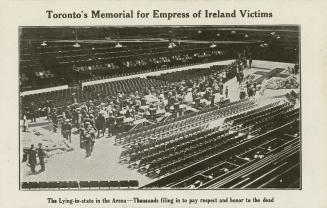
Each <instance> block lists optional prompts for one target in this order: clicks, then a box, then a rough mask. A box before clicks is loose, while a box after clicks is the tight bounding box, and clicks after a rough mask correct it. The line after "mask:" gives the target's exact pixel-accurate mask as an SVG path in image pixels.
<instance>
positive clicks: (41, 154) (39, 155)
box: [37, 143, 46, 172]
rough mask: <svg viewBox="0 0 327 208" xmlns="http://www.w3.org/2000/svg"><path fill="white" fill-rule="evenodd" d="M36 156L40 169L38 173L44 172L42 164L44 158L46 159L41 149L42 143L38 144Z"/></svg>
mask: <svg viewBox="0 0 327 208" xmlns="http://www.w3.org/2000/svg"><path fill="white" fill-rule="evenodd" d="M37 155H38V157H39V161H40V165H41V169H40V172H43V171H45V164H44V158H45V157H46V153H45V152H44V150H43V149H42V143H39V148H38V149H37Z"/></svg>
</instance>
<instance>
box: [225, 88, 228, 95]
mask: <svg viewBox="0 0 327 208" xmlns="http://www.w3.org/2000/svg"><path fill="white" fill-rule="evenodd" d="M225 97H226V98H228V86H226V87H225Z"/></svg>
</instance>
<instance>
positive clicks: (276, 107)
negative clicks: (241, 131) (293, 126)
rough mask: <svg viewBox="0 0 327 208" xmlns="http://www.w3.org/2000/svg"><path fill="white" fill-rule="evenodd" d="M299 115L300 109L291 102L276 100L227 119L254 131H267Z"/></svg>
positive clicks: (233, 123)
mask: <svg viewBox="0 0 327 208" xmlns="http://www.w3.org/2000/svg"><path fill="white" fill-rule="evenodd" d="M298 115H299V109H293V106H292V105H291V104H290V103H283V104H279V102H276V103H272V104H268V105H266V106H263V107H260V108H258V109H255V110H251V111H248V112H245V113H242V114H239V115H235V116H233V117H231V118H228V119H226V120H227V122H229V123H231V124H232V125H236V126H241V128H248V127H249V128H250V129H251V132H252V133H258V131H261V132H263V131H267V130H269V129H272V128H275V127H277V126H279V125H281V124H282V123H285V122H288V121H291V120H294V119H296V118H298ZM226 120H225V122H226Z"/></svg>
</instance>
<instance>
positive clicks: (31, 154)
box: [28, 144, 36, 173]
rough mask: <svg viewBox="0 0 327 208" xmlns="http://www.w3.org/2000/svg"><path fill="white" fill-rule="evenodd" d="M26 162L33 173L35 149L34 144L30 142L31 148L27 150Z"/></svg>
mask: <svg viewBox="0 0 327 208" xmlns="http://www.w3.org/2000/svg"><path fill="white" fill-rule="evenodd" d="M28 163H29V165H30V168H31V171H32V173H35V166H36V150H35V149H34V144H31V148H30V149H29V152H28Z"/></svg>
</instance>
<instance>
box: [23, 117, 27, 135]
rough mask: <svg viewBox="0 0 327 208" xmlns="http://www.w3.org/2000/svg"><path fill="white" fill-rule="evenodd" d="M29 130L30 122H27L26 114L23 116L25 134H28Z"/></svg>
mask: <svg viewBox="0 0 327 208" xmlns="http://www.w3.org/2000/svg"><path fill="white" fill-rule="evenodd" d="M27 129H28V120H27V117H26V115H25V114H24V115H23V132H27Z"/></svg>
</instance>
